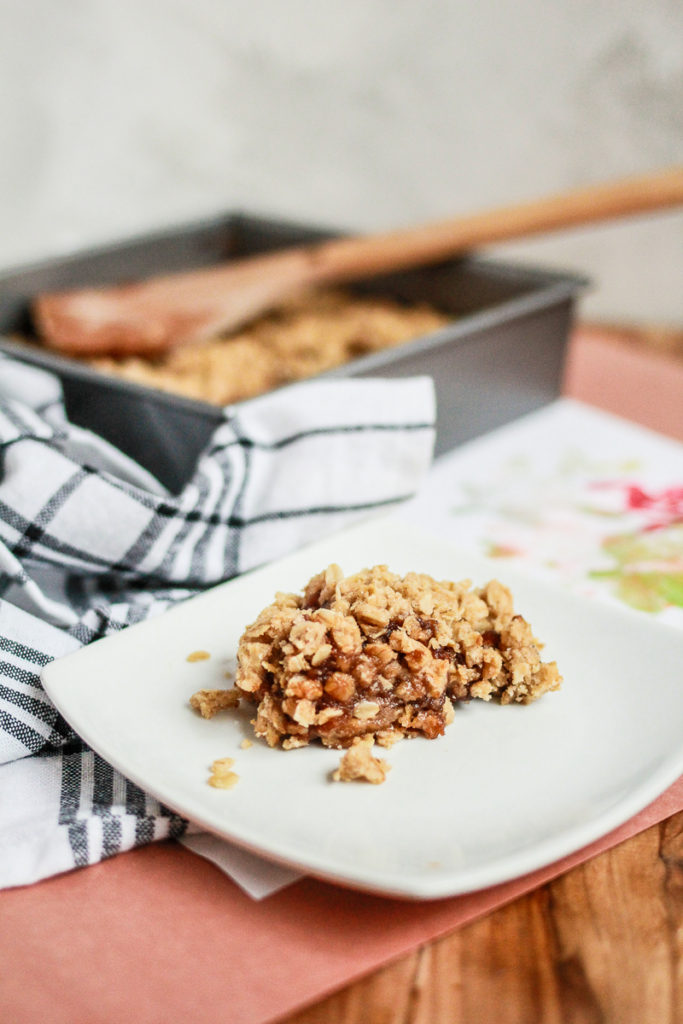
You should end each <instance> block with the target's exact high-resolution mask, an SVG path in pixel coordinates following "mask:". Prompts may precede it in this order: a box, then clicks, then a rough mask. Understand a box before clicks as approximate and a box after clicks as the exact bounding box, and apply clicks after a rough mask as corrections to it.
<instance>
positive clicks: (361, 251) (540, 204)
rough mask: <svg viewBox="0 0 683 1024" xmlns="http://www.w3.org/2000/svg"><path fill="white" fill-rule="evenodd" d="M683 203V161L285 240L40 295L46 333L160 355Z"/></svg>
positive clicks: (47, 337) (64, 340)
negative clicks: (492, 252) (241, 255)
mask: <svg viewBox="0 0 683 1024" xmlns="http://www.w3.org/2000/svg"><path fill="white" fill-rule="evenodd" d="M680 203H683V167H674V168H670V169H669V170H666V171H662V172H658V173H655V174H648V175H645V176H643V177H638V178H630V179H626V180H623V181H618V182H612V183H608V184H601V185H594V186H592V187H589V188H583V189H578V190H575V191H572V192H567V193H564V194H561V195H553V196H549V197H546V198H544V199H538V200H536V201H534V202H528V203H523V204H519V205H515V206H509V207H503V208H502V209H498V210H491V211H488V212H485V213H478V214H473V215H470V216H467V217H460V218H458V219H456V220H447V221H442V222H439V223H433V224H427V225H424V226H422V227H415V228H406V229H402V230H398V231H392V232H390V233H388V234H381V235H367V236H361V237H347V238H340V239H333V240H331V241H327V242H322V243H319V244H315V245H308V246H303V247H298V248H291V249H281V250H279V251H276V252H273V253H268V254H266V255H264V256H254V257H251V258H249V259H242V260H236V261H233V262H230V263H225V264H220V265H217V266H215V267H209V268H205V269H201V270H193V271H189V272H188V273H182V274H170V275H166V276H164V277H156V278H151V279H149V280H147V281H143V282H139V283H136V284H127V285H118V286H114V287H108V288H89V289H84V290H78V291H70V292H54V293H49V294H44V295H41V296H39V297H38V298H37V299H36V301H35V303H34V309H33V312H34V319H35V323H36V327H37V330H38V333H39V335H40V336H41V337H42V338H43V340H44V341H45V343H46V344H47V345H49V346H51V347H53V348H56V349H59V350H61V351H62V352H66V353H69V354H72V355H104V354H112V355H124V354H131V355H132V354H137V355H157V354H159V353H161V352H163V351H165V350H166V349H169V348H171V347H173V346H175V345H181V344H187V343H190V342H198V341H201V340H203V339H206V338H209V337H212V336H214V335H216V334H219V333H225V332H227V331H229V330H232V329H234V328H236V327H239V326H240V325H241V324H243V323H245V322H247V321H249V320H251V319H253V318H254V317H256V316H258V315H259V314H261V313H264V312H266V311H267V310H269V309H271V308H272V307H273V306H274V305H276V304H277V303H278V302H281V301H282V300H284V299H286V298H287V297H288V296H289V295H291V294H292V293H294V292H295V291H298V290H299V289H301V288H303V287H310V286H312V285H319V284H330V283H332V282H335V283H336V282H343V281H353V280H358V279H360V278H366V277H371V276H373V275H375V274H382V273H386V272H389V271H395V270H404V269H406V268H408V267H413V266H420V265H425V264H429V263H436V262H439V261H442V260H444V259H447V258H450V257H453V256H456V255H458V254H460V253H463V252H465V251H468V250H470V249H473V248H474V247H476V246H481V245H486V244H489V243H492V242H502V241H506V240H509V239H513V238H523V237H526V236H528V235H534V234H539V233H540V232H547V231H556V230H558V229H560V228H569V227H575V226H577V225H582V224H590V223H595V222H597V221H604V220H611V219H614V218H617V217H624V216H627V215H628V214H638V213H646V212H648V211H651V210H661V209H664V208H666V207H671V206H676V205H678V204H680Z"/></svg>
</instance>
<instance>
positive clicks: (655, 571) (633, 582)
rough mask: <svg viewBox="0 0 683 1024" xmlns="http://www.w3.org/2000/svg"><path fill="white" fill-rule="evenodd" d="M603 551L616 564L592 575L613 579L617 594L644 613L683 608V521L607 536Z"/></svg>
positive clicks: (595, 577) (598, 577)
mask: <svg viewBox="0 0 683 1024" xmlns="http://www.w3.org/2000/svg"><path fill="white" fill-rule="evenodd" d="M602 550H603V551H604V552H605V554H607V555H609V556H610V557H611V558H613V559H614V561H615V562H616V563H617V564H616V567H615V568H614V569H604V570H599V571H595V572H592V573H591V574H590V575H591V577H592V578H593V579H603V580H614V581H615V583H616V593H617V596H618V597H619V598H620V599H621V600H622V601H624V602H625V603H626V604H628V605H630V606H631V607H632V608H637V609H639V610H640V611H644V612H659V611H662V610H663V609H664V608H667V607H670V606H674V607H677V608H683V523H674V524H672V525H670V526H667V527H663V528H660V529H656V530H647V529H645V530H643V531H642V532H640V533H623V534H618V535H616V536H614V537H607V538H605V540H604V541H603V542H602Z"/></svg>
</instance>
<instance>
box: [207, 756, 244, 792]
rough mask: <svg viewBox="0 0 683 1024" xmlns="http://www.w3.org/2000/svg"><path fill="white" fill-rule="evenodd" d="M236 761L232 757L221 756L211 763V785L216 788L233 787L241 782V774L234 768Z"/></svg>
mask: <svg viewBox="0 0 683 1024" xmlns="http://www.w3.org/2000/svg"><path fill="white" fill-rule="evenodd" d="M234 763H235V760H234V758H232V757H219V758H218V759H217V760H216V761H214V762H213V764H212V765H211V775H210V777H209V785H210V786H213V787H214V788H215V789H232V788H233V786H236V785H237V783H238V782H239V775H238V774H237V773H236V772H234V771H233V770H232V768H233V765H234Z"/></svg>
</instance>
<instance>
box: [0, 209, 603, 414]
mask: <svg viewBox="0 0 683 1024" xmlns="http://www.w3.org/2000/svg"><path fill="white" fill-rule="evenodd" d="M216 220H217V218H216V217H213V218H205V219H202V220H195V221H192V222H191V223H189V224H185V225H183V224H179V225H176V226H173V227H169V228H164V229H162V230H159V231H154V232H149V233H145V234H139V235H136V236H133V237H128V238H125V239H118V240H116V241H115V242H112V243H109V244H107V243H102V244H101V245H98V246H97V247H92V248H91V249H89V250H85V249H83V250H78V251H74V252H72V253H64V254H62V255H61V256H56V255H53V256H51V257H49V258H45V259H41V260H40V261H36V262H33V263H27V264H23V265H17V266H12V267H6V268H3V269H2V271H0V284H2V281H3V278H7V277H10V276H11V277H14V276H15V275H20V274H28V273H34V272H40V271H41V270H43V269H46V268H49V267H52V266H54V263H55V262H56V261H57V260H58V261H59V262H60V263H68V262H69V261H71V260H73V262H77V261H81V260H83V259H84V258H87V256H88V255H89V254H90V253H92V254H93V255H95V254H99V253H101V252H104V251H106V252H108V253H113V252H115V251H116V250H117V249H121V250H125V249H126V248H128V247H129V246H131V245H136V244H138V243H144V242H151V241H154V240H162V239H165V238H173V237H176V236H177V235H178V234H179V233H181V232H183V231H188V230H201V228H202V226H206V227H211V226H214V227H215V225H216ZM224 221H225V226H226V227H228V226H229V225H230V224H231V223H232V224H233V225H234V226H235V228H236V229H239V225H240V221H242V222H243V223H248V224H250V225H254V224H259V223H262V224H263V225H266V226H267V225H268V224H269V223H271V222H270V221H269V220H268V219H267V218H266V217H262V216H259V215H252V214H249V213H244V212H234V213H230V214H226V215H225V218H224ZM279 223H280V224H281V225H283V226H284V225H285V222H283V221H280V222H279ZM313 230H314V231H315V233H316V234H319V236H320V237H321V238H324V237H334V236H335V235H336V236H338V235H339V232H338V231H337V232H334V231H329V232H326V231H324V230H323V229H313ZM464 259H466V261H467V263H468V264H469V265H470V266H474V267H481V268H482V269H483V270H487V269H490V270H491V271H494V272H495V274H496V275H497V276H498V277H508V278H511V279H515V280H517V281H520V282H521V281H523V280H526V281H527V282H528V283H529V284H535V285H536V286H537V287H536V289H535V290H534V291H533V292H529V293H528V294H526V295H520V296H516V297H514V298H511V299H504V300H502V301H500V302H498V303H495V304H494V305H493V306H491V307H490V308H488V309H483V310H481V311H479V312H474V313H465V314H463V315H462V316H461V317H457V318H454V319H453V320H450V321H449V322H448V323H447V324H446V325H445V326H444V327H442V328H439V329H438V330H436V331H431V332H430V333H429V334H424V335H420V336H419V337H417V338H415V339H412V340H410V341H407V342H404V343H402V344H401V345H398V346H392V347H391V348H388V349H383V350H382V351H381V352H378V353H373V354H371V355H368V356H362V357H359V358H357V359H354V360H353V361H352V362H350V363H345V364H343V365H341V366H338V367H333V368H331V369H330V370H326V371H325V372H323V373H319V374H316V375H315V376H314V377H312V378H307V379H308V380H324V379H325V378H332V377H340V376H346V375H347V374H349V373H351V372H353V374H355V373H356V372H358V373H359V374H364V375H367V374H369V373H375V371H377V375H378V376H381V370H382V368H383V367H384V366H386V365H388V364H390V363H391V362H393V361H394V360H395V359H396V355H397V352H399V351H400V352H401V353H402V354H403V353H410V355H419V354H421V353H422V352H428V351H430V350H431V349H434V348H438V347H439V346H440V345H442V344H444V343H446V342H448V343H450V344H452V343H453V342H457V343H459V344H460V345H464V344H466V343H467V344H473V343H476V341H477V335H478V334H480V333H482V332H483V331H487V330H490V329H491V328H496V327H498V326H500V325H502V324H503V323H506V322H509V321H510V320H517V319H521V318H523V317H525V316H528V315H529V314H532V313H536V312H538V311H539V310H542V309H546V308H548V307H550V306H553V305H556V304H557V303H559V302H563V301H565V300H567V299H572V298H573V297H574V296H575V295H576V294H577V292H580V291H583V290H584V289H586V288H587V287H588V286H589V284H590V282H589V280H588V279H587V278H586V277H583V276H581V275H579V274H576V273H573V272H563V271H559V270H558V271H548V270H546V269H541V268H536V267H533V266H531V265H528V264H517V263H515V264H508V263H504V262H502V261H498V260H497V259H490V258H487V257H480V256H467V257H464ZM366 283H367V281H366ZM0 340H1V342H2V351H4V352H6V353H7V354H8V355H10V356H11V355H15V356H16V357H17V358H18V359H21V360H22V361H24V362H30V363H32V364H33V365H36V366H38V367H40V368H42V369H44V370H46V371H50V370H52V371H53V372H56V373H62V374H69V376H71V377H72V379H79V380H82V381H83V382H84V383H87V382H94V381H96V382H97V383H98V384H100V385H102V384H110V385H111V387H112V388H117V389H121V390H123V391H126V392H128V393H129V394H133V395H139V396H140V397H143V396H144V398H145V400H147V401H151V402H154V403H157V404H159V405H161V406H168V405H169V404H170V405H172V406H174V407H175V408H180V409H183V410H184V411H185V412H187V413H189V414H193V415H195V416H198V417H202V418H206V416H207V415H210V416H211V417H212V418H214V419H217V420H218V419H220V418H222V416H223V413H222V408H225V409H232V408H234V407H235V406H237V405H242V404H244V403H245V402H249V401H250V400H251V399H249V398H246V399H240V400H238V401H236V402H233V403H229V404H228V405H226V406H224V407H221V406H217V405H213V404H211V403H209V402H204V401H202V400H200V399H194V398H188V397H186V396H184V395H178V394H175V393H174V392H170V391H162V390H161V389H159V388H154V387H152V386H149V385H146V384H138V383H136V382H135V381H128V380H125V379H124V378H120V377H117V376H116V375H115V374H107V373H104V372H102V371H100V370H97V369H94V368H92V367H90V366H85V365H83V364H82V363H80V362H79V361H78V360H77V359H73V358H69V357H66V356H62V355H60V354H59V353H56V352H52V351H50V350H47V349H45V350H43V349H38V348H37V349H33V348H32V347H31V346H29V345H28V344H22V343H20V342H15V341H13V339H12V338H11V337H8V336H2V337H0ZM300 383H303V381H295V382H292V383H291V384H285V385H282V386H281V387H280V388H277V389H274V390H282V388H283V387H293V386H296V385H297V384H300ZM258 397H260V396H258Z"/></svg>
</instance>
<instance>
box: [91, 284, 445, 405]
mask: <svg viewBox="0 0 683 1024" xmlns="http://www.w3.org/2000/svg"><path fill="white" fill-rule="evenodd" d="M450 319H452V318H451V317H447V316H445V315H444V314H442V313H439V312H437V311H436V310H434V309H432V308H431V307H429V306H427V305H426V304H424V303H419V304H418V303H414V304H411V305H404V304H403V303H400V302H397V301H396V300H394V299H389V298H383V297H381V296H379V297H378V296H363V295H354V294H353V293H352V292H347V291H343V290H333V289H323V290H320V291H317V292H313V293H308V294H306V295H301V296H297V297H296V298H293V299H291V300H290V301H289V302H287V303H284V304H283V305H282V306H280V307H279V308H278V309H277V310H274V311H273V312H272V313H270V314H267V315H266V316H262V317H259V319H258V320H256V321H254V322H253V323H251V324H249V325H247V326H246V327H244V328H242V329H241V330H239V331H237V332H236V333H234V334H231V335H229V336H228V337H224V338H217V339H215V340H213V341H208V342H206V343H204V344H202V345H186V346H180V347H178V348H176V349H173V350H172V351H170V352H168V353H165V354H164V355H163V356H161V357H160V358H158V359H155V360H152V359H145V358H141V357H139V356H129V357H124V358H120V359H114V358H110V357H96V358H92V359H90V360H88V362H89V363H90V364H91V365H92V366H94V367H95V368H96V369H98V370H101V371H102V372H104V373H108V374H113V375H114V376H117V377H123V378H124V379H126V380H132V381H135V382H136V383H138V384H146V385H148V386H150V387H155V388H160V389H162V390H164V391H171V392H173V393H175V394H180V395H186V396H187V397H189V398H198V399H203V400H204V401H206V402H211V403H214V404H216V405H227V404H229V403H232V402H237V401H240V400H241V399H244V398H252V397H253V396H255V395H260V394H263V393H264V392H266V391H272V390H273V389H274V388H277V387H280V386H281V385H283V384H288V383H290V382H292V381H295V380H302V379H304V378H306V377H313V376H315V375H316V374H318V373H322V372H324V371H325V370H329V369H331V368H332V367H334V366H340V365H341V364H342V363H347V362H349V361H350V360H352V359H356V358H359V357H360V356H364V355H369V354H370V353H372V352H378V351H380V350H381V349H385V348H388V347H391V346H393V345H397V344H400V343H402V342H405V341H408V340H410V339H412V338H416V337H418V336H419V335H423V334H427V333H429V332H430V331H435V330H437V329H438V328H440V327H443V326H444V325H445V324H447V323H448V322H449V320H450Z"/></svg>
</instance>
